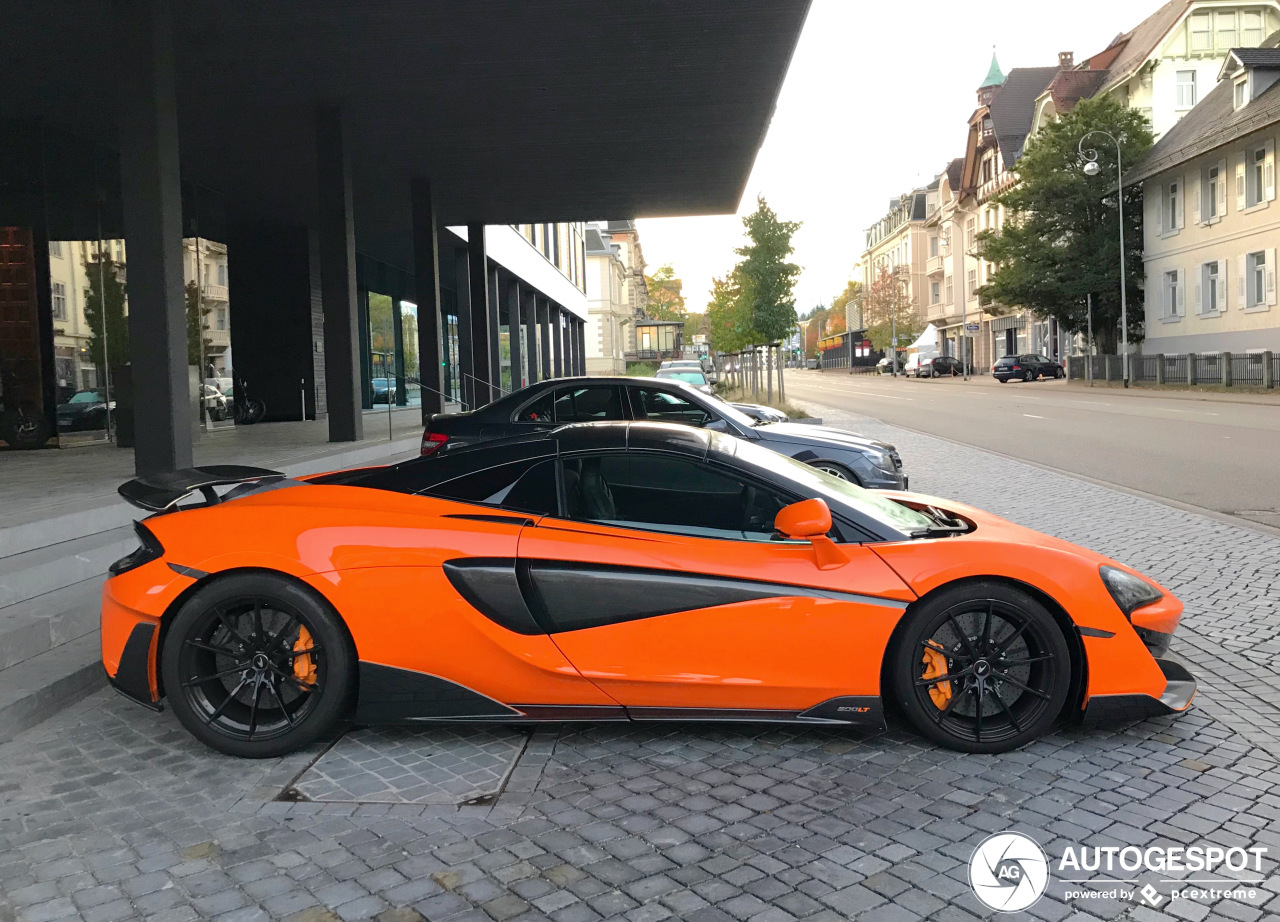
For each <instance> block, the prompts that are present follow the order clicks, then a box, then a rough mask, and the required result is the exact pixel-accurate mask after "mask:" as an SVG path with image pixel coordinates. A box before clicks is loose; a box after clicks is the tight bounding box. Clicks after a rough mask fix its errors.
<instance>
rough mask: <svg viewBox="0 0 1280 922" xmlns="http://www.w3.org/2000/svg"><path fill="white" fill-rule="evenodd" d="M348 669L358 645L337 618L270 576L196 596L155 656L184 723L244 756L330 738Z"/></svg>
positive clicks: (351, 671)
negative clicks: (306, 635) (308, 641)
mask: <svg viewBox="0 0 1280 922" xmlns="http://www.w3.org/2000/svg"><path fill="white" fill-rule="evenodd" d="M300 628H305V629H306V631H307V633H308V634H309V635H310V643H309V644H308V643H307V642H306V638H304V637H303V636H302V635H301V632H300ZM299 644H302V647H301V648H300V647H299ZM312 651H313V652H312ZM299 669H301V670H302V671H301V672H299ZM355 670H356V653H355V647H354V645H353V644H352V642H351V637H350V635H349V634H348V633H347V629H346V626H345V625H344V624H343V623H342V619H341V618H340V617H339V615H338V613H337V612H336V611H334V610H333V608H332V606H330V605H329V604H328V603H327V602H325V601H324V600H323V599H322V598H320V597H319V596H317V595H316V594H315V593H314V592H313V591H311V590H310V589H308V588H306V587H304V586H302V585H301V584H299V583H296V582H294V581H293V580H291V579H289V578H288V577H285V576H283V575H280V574H275V573H245V574H241V575H234V576H230V577H227V578H224V579H218V580H215V581H214V582H211V583H210V584H209V585H207V586H205V587H203V588H201V589H199V590H197V591H196V592H195V594H194V595H192V596H191V598H189V599H188V600H187V601H186V602H185V603H184V604H183V606H182V608H181V609H179V610H178V613H177V614H176V615H175V616H174V619H173V623H172V624H170V626H169V629H168V632H167V634H166V635H165V640H164V649H163V650H162V651H161V659H160V673H161V678H162V680H163V683H164V689H165V694H166V696H167V697H168V699H169V705H170V707H172V708H173V713H174V714H175V715H176V716H177V718H178V720H179V721H180V722H181V723H182V725H183V726H184V727H186V728H187V730H189V731H190V732H191V735H192V736H194V737H195V738H196V739H198V740H200V741H201V742H202V743H204V744H205V745H206V746H209V747H210V748H211V749H216V750H217V751H218V752H222V753H225V754H227V755H233V756H241V757H244V758H250V759H264V758H271V757H275V756H279V755H283V754H284V753H287V752H292V751H294V750H296V749H300V748H302V747H304V746H307V745H310V744H311V743H313V742H315V741H316V740H318V739H320V738H321V737H323V736H325V735H326V734H328V733H330V732H332V731H333V729H334V727H335V726H336V724H337V723H338V721H339V720H340V719H341V718H342V717H343V716H344V715H345V713H346V711H347V707H348V703H349V701H350V698H351V694H352V692H353V691H354V689H355Z"/></svg>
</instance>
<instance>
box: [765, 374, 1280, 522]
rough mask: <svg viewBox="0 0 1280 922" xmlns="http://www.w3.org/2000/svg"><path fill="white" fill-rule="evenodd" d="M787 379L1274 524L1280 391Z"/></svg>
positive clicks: (856, 408) (819, 396)
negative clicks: (1211, 396) (1172, 392)
mask: <svg viewBox="0 0 1280 922" xmlns="http://www.w3.org/2000/svg"><path fill="white" fill-rule="evenodd" d="M787 374H788V377H787V397H788V399H792V400H795V399H798V400H801V401H810V402H813V403H817V404H825V405H827V406H832V407H837V408H839V409H842V410H847V411H850V412H854V413H858V414H861V415H864V416H870V417H873V418H875V419H879V420H882V421H884V422H887V423H892V424H895V425H899V426H905V427H907V428H910V429H915V430H918V431H921V432H927V433H930V434H932V435H938V436H942V437H944V438H948V439H953V440H955V441H957V442H963V443H965V444H968V445H975V446H978V447H980V448H986V449H990V450H993V451H998V452H1001V453H1003V454H1006V455H1009V456H1012V457H1015V458H1019V459H1022V460H1026V461H1032V462H1035V463H1037V464H1043V465H1047V466H1049V467H1053V468H1057V469H1059V470H1063V471H1068V472H1071V473H1073V474H1080V475H1083V476H1085V477H1091V478H1094V479H1096V480H1099V481H1103V482H1105V483H1109V484H1115V485H1118V486H1122V487H1127V488H1129V489H1133V490H1139V491H1142V492H1144V493H1148V494H1151V495H1153V496H1157V497H1161V498H1164V499H1170V500H1175V501H1177V502H1181V503H1187V504H1189V505H1193V506H1198V507H1201V508H1204V509H1211V510H1214V511H1216V512H1220V513H1227V514H1230V515H1235V516H1239V517H1242V518H1246V519H1250V520H1252V521H1254V522H1260V523H1263V524H1265V525H1270V526H1273V527H1280V395H1278V396H1277V400H1276V402H1274V403H1236V402H1227V401H1225V400H1195V399H1187V398H1186V397H1167V396H1158V395H1154V394H1151V393H1149V392H1148V393H1133V392H1125V391H1122V390H1117V389H1112V388H1085V387H1081V386H1079V385H1073V384H1067V383H1066V382H1063V381H1039V382H1033V383H1030V384H1026V383H1022V382H1013V383H1010V384H1005V385H1002V384H999V383H997V382H995V381H994V380H992V379H990V378H986V377H984V378H975V379H971V380H970V381H967V382H966V381H963V380H958V379H938V380H928V379H906V378H898V379H897V380H894V379H892V378H889V377H875V376H869V375H853V376H851V375H847V374H842V373H839V372H825V373H820V372H812V371H790V372H788V373H787ZM904 461H905V462H906V464H907V468H908V473H911V471H910V466H911V459H910V458H905V457H904ZM913 486H914V484H913ZM922 487H923V484H922ZM1170 539H1171V541H1172V542H1174V543H1176V542H1177V536H1170Z"/></svg>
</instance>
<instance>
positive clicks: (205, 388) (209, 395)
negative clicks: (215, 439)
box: [200, 384, 232, 423]
mask: <svg viewBox="0 0 1280 922" xmlns="http://www.w3.org/2000/svg"><path fill="white" fill-rule="evenodd" d="M200 393H201V396H202V397H203V399H204V410H205V412H206V413H208V414H209V418H210V419H211V420H213V421H214V422H215V423H220V422H222V421H223V420H224V419H226V418H227V417H228V416H230V415H231V406H232V404H231V401H230V399H228V397H227V395H226V394H224V393H222V391H220V390H218V389H217V388H216V387H213V386H212V385H210V384H201V385H200Z"/></svg>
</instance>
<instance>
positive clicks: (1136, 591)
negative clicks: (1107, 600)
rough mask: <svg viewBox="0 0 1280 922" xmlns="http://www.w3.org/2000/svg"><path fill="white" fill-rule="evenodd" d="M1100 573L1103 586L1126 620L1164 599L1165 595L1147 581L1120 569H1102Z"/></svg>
mask: <svg viewBox="0 0 1280 922" xmlns="http://www.w3.org/2000/svg"><path fill="white" fill-rule="evenodd" d="M1098 572H1099V573H1100V574H1101V576H1102V582H1103V584H1105V585H1106V587H1107V592H1109V593H1111V598H1112V599H1114V600H1115V603H1116V605H1118V606H1119V607H1120V610H1121V611H1122V612H1124V615H1125V617H1126V618H1127V617H1129V615H1131V614H1133V612H1134V610H1135V609H1138V608H1141V607H1142V606H1144V605H1150V604H1151V603H1152V602H1158V601H1160V600H1161V599H1162V598H1164V593H1162V592H1161V591H1160V590H1159V589H1157V588H1156V587H1155V586H1153V585H1151V584H1150V583H1148V582H1147V581H1146V580H1145V579H1141V578H1139V577H1137V576H1134V575H1133V574H1132V573H1126V572H1125V571H1124V570H1121V569H1119V568H1118V567H1101V568H1100V569H1099V570H1098Z"/></svg>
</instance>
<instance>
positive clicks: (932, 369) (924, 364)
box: [916, 355, 964, 378]
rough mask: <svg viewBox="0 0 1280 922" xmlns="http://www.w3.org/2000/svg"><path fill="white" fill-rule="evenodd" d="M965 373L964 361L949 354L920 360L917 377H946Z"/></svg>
mask: <svg viewBox="0 0 1280 922" xmlns="http://www.w3.org/2000/svg"><path fill="white" fill-rule="evenodd" d="M962 374H964V363H962V362H961V361H960V360H959V359H957V358H953V357H951V356H949V355H939V356H936V357H935V358H931V359H924V360H923V361H921V362H920V367H919V370H918V371H917V372H916V377H917V378H946V377H955V376H956V375H962Z"/></svg>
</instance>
